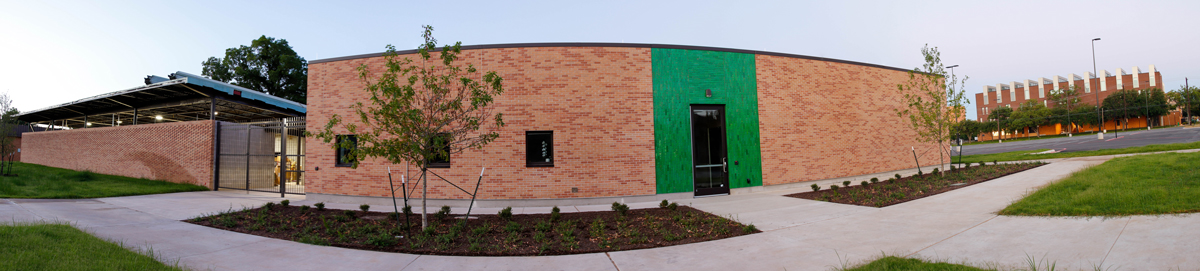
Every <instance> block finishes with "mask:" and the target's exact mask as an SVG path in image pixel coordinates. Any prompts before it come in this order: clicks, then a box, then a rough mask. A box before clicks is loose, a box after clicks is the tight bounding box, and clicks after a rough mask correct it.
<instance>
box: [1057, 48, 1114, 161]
mask: <svg viewBox="0 0 1200 271" xmlns="http://www.w3.org/2000/svg"><path fill="white" fill-rule="evenodd" d="M1098 40H1100V38H1094V39H1092V74H1095V76H1096V78H1097V79H1101V80H1097V81H1100V82H1099V83H1100V84H1104V80H1103V79H1104V78H1103V77H1100V74H1099V73H1098V72H1097V69H1096V41H1098ZM1088 80H1091V79H1090V78H1089V79H1088ZM1055 83H1057V82H1055ZM1092 92H1095V93H1096V117H1099V118H1100V122H1099V126H1100V128H1099V130H1100V133H1097V135H1098V136H1097V137H1098V138H1099V139H1104V114H1103V113H1101V112H1100V91H1096V89H1095V88H1092Z"/></svg>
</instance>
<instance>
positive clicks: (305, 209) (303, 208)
mask: <svg viewBox="0 0 1200 271" xmlns="http://www.w3.org/2000/svg"><path fill="white" fill-rule="evenodd" d="M300 211H301V212H308V205H300Z"/></svg>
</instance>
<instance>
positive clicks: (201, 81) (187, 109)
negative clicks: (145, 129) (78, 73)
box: [17, 71, 307, 123]
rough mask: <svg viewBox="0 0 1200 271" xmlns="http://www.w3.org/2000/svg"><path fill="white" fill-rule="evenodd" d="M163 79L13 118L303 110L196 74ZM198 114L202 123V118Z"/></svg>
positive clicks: (230, 117) (269, 114)
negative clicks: (215, 108)
mask: <svg viewBox="0 0 1200 271" xmlns="http://www.w3.org/2000/svg"><path fill="white" fill-rule="evenodd" d="M168 77H169V78H162V77H158V76H149V77H147V78H146V85H145V86H140V87H136V88H131V89H126V90H120V91H115V92H110V93H105V94H100V95H96V96H92V97H87V98H83V99H80V100H76V101H72V102H67V103H64V104H59V105H55V106H50V107H46V108H42V109H37V110H32V111H28V112H23V113H21V114H19V115H17V118H18V119H19V120H22V121H25V122H30V123H36V122H43V121H55V120H69V119H76V118H83V117H84V116H89V115H108V114H122V113H127V112H130V111H133V110H134V109H138V110H150V111H144V112H148V113H149V112H155V111H159V112H157V113H160V114H163V113H162V112H166V114H185V113H187V114H191V113H195V114H200V113H202V112H198V111H200V110H202V111H204V112H207V111H209V110H208V109H210V107H209V106H211V105H212V103H214V102H215V103H216V106H215V107H217V108H218V110H217V112H219V113H218V114H217V119H218V120H225V121H234V122H242V121H250V120H260V119H270V118H284V117H296V116H303V115H304V114H305V113H306V112H307V107H306V106H305V105H304V104H301V103H297V102H293V101H290V100H286V99H283V98H279V97H275V96H271V95H268V94H266V93H262V92H259V91H255V90H251V89H247V88H243V87H239V86H235V85H231V84H228V83H224V82H220V81H216V80H212V79H208V78H205V77H202V76H198V75H194V74H190V73H186V72H182V71H180V72H175V73H173V74H171V75H170V76H168ZM187 116H191V115H187ZM199 116H203V117H204V119H207V115H199Z"/></svg>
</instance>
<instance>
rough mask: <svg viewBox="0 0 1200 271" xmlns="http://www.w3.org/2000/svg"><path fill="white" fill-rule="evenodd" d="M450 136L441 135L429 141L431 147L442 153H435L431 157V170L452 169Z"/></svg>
mask: <svg viewBox="0 0 1200 271" xmlns="http://www.w3.org/2000/svg"><path fill="white" fill-rule="evenodd" d="M450 140H451V138H450V134H440V135H439V136H438V137H436V138H431V139H429V145H430V146H434V148H438V149H441V151H438V152H434V153H433V156H432V157H429V167H430V168H449V167H450Z"/></svg>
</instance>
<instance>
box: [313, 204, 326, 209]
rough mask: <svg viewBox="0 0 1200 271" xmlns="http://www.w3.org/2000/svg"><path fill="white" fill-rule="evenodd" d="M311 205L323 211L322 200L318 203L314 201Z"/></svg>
mask: <svg viewBox="0 0 1200 271" xmlns="http://www.w3.org/2000/svg"><path fill="white" fill-rule="evenodd" d="M313 206H314V207H317V211H324V210H325V203H324V202H318V203H316V204H313Z"/></svg>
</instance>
